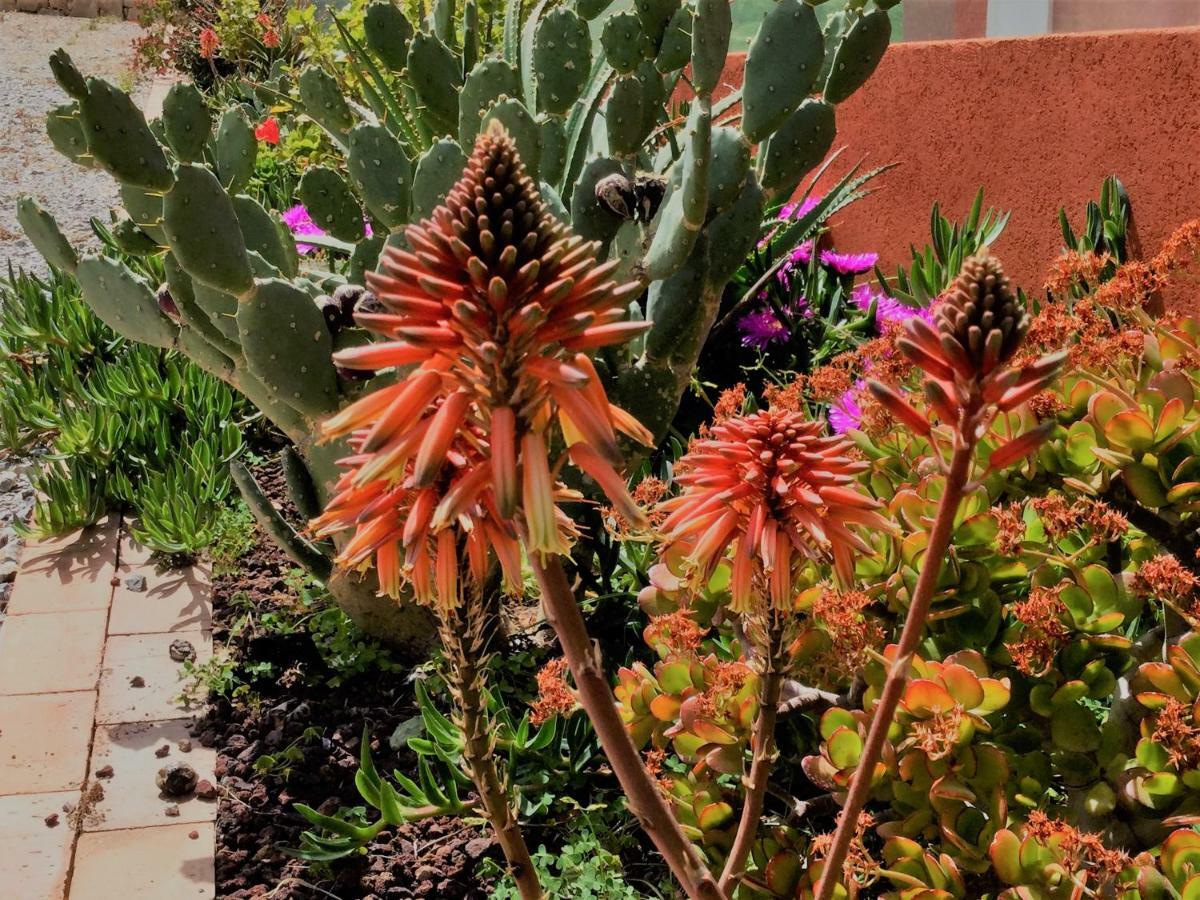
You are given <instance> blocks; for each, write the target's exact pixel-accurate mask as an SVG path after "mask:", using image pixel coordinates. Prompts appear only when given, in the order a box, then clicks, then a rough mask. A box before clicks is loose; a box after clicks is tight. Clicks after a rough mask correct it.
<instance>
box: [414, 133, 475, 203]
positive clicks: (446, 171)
mask: <svg viewBox="0 0 1200 900" xmlns="http://www.w3.org/2000/svg"><path fill="white" fill-rule="evenodd" d="M466 166H467V156H466V154H465V153H463V151H462V147H460V146H458V144H456V143H455V142H454V141H451V140H440V141H438V142H437V143H436V144H434V145H433V146H432V147H430V148H429V149H428V150H426V151H425V154H424V155H423V156H422V157H421V158H420V160H418V161H417V170H416V173H415V174H414V175H413V198H412V199H413V218H414V219H426V218H428V217H429V216H430V215H431V214H432V213H433V211H434V209H436V208H437V207H438V206H439V205H440V204H441V203H442V201H443V200H445V199H446V194H448V193H449V192H450V188H452V187H454V183H455V182H456V181H458V179H459V178H460V177H461V176H462V172H463V169H465V168H466Z"/></svg>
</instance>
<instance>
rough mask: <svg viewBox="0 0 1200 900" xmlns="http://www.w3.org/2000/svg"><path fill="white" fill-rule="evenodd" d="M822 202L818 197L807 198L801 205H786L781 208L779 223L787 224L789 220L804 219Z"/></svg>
mask: <svg viewBox="0 0 1200 900" xmlns="http://www.w3.org/2000/svg"><path fill="white" fill-rule="evenodd" d="M820 202H821V198H820V197H817V196H811V197H805V198H804V199H803V200H801V201H800V202H799V203H785V204H784V205H783V206H781V207H780V208H779V221H781V222H786V221H787V220H788V219H802V218H804V217H805V216H806V215H808V214H809V213H810V212H812V211H813V210H814V209H816V207H817V204H818V203H820Z"/></svg>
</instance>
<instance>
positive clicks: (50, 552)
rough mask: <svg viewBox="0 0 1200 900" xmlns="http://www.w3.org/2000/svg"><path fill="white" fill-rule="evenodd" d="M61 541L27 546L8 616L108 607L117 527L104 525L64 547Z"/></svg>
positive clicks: (114, 566)
mask: <svg viewBox="0 0 1200 900" xmlns="http://www.w3.org/2000/svg"><path fill="white" fill-rule="evenodd" d="M75 534H76V535H78V534H79V533H78V532H75ZM62 540H63V539H62V538H55V539H53V540H52V541H48V542H41V543H37V542H35V543H32V544H28V545H26V547H25V549H24V551H23V553H22V556H21V568H20V569H19V571H18V573H17V580H16V583H15V584H14V585H13V595H12V599H11V601H10V602H9V605H8V614H9V615H10V616H19V615H26V614H30V613H54V612H72V611H76V610H81V609H107V608H108V604H109V601H110V600H111V599H112V577H113V574H114V570H115V568H116V557H117V549H116V531H115V529H113V528H109V527H107V526H106V527H105V528H104V529H101V530H100V531H98V532H97V533H96V534H95V535H93V536H92V537H88V536H83V537H80V538H79V540H78V543H77V544H74V545H68V546H63V545H62V544H61V541H62Z"/></svg>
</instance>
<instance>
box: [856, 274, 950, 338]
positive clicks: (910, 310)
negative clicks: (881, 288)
mask: <svg viewBox="0 0 1200 900" xmlns="http://www.w3.org/2000/svg"><path fill="white" fill-rule="evenodd" d="M850 301H851V302H852V303H853V304H854V305H855V306H856V307H858V308H859V309H861V310H862V311H863V312H867V311H868V310H869V309H870V308H871V303H872V301H874V303H875V322H876V324H877V325H879V326H881V328H882V326H883V325H886V324H887V323H889V322H896V323H901V322H907V321H908V320H909V319H911V318H912V317H913V316H920V317H921V318H922V319H924V320H925V321H927V322H928V321H931V317H932V315H933V311H932V309H918V308H916V307H913V306H906V305H905V304H903V303H901V302H900V301H899V300H897V299H896V298H895V297H891V296H889V295H887V294H882V293H875V292H873V291H872V290H871V285H870V284H868V283H867V282H865V281H864V282H862V283H861V284H857V285H855V286H854V290H853V291H851V292H850Z"/></svg>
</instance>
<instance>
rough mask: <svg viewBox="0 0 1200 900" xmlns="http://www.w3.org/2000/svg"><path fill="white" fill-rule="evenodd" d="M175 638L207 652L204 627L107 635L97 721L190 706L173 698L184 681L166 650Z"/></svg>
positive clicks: (152, 717)
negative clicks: (136, 681) (138, 684)
mask: <svg viewBox="0 0 1200 900" xmlns="http://www.w3.org/2000/svg"><path fill="white" fill-rule="evenodd" d="M5 627H7V625H6V626H5ZM176 640H185V641H189V642H190V643H191V644H192V646H193V647H194V648H195V650H196V661H197V662H198V663H203V662H204V661H205V660H207V659H208V658H209V657H211V656H212V634H211V632H207V631H173V632H169V633H165V634H133V635H113V636H111V637H109V639H108V645H107V646H106V647H105V650H104V665H103V668H102V669H101V673H100V700H99V703H98V704H97V714H96V721H97V722H98V723H100V724H103V725H115V724H120V723H124V722H152V721H156V720H160V719H174V718H178V717H180V716H181V715H186V714H187V713H188V712H191V711H192V710H188V709H187V708H186V707H181V706H180V705H179V704H178V703H177V702H176V698H177V697H178V696H179V693H180V691H181V690H182V689H183V687H184V684H183V682H182V681H181V679H180V675H181V666H180V664H179V663H177V662H175V661H174V660H173V659H171V657H170V654H169V652H168V651H169V649H170V646H171V642H172V641H176ZM139 678H140V679H141V683H142V686H141V687H134V686H133V684H132V683H133V682H134V680H135V679H139Z"/></svg>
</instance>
